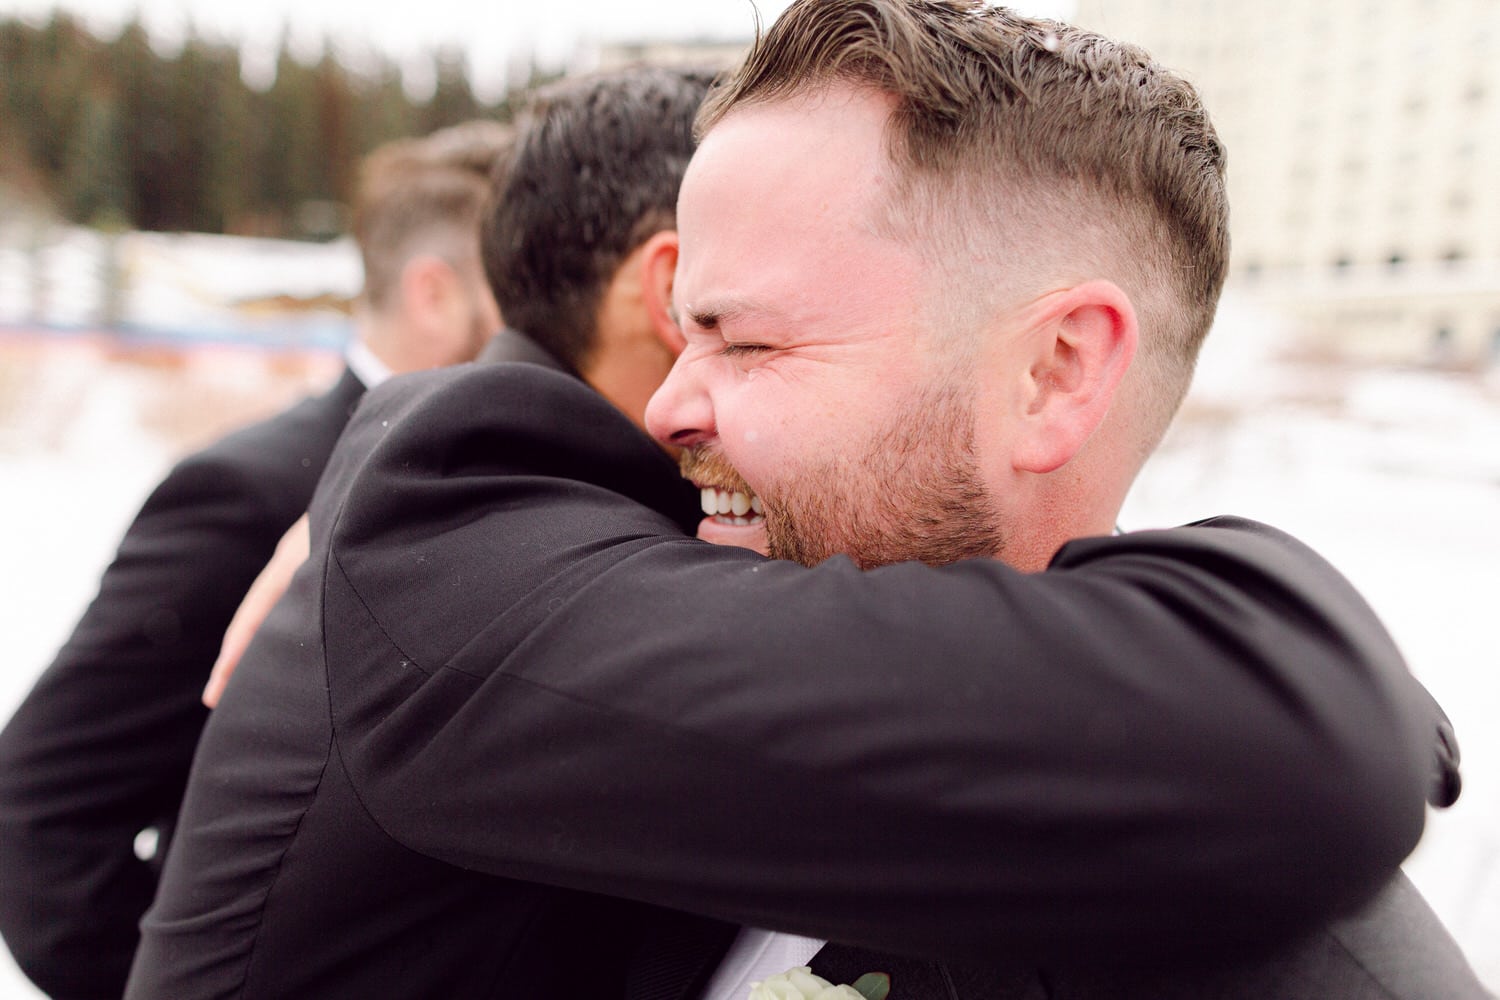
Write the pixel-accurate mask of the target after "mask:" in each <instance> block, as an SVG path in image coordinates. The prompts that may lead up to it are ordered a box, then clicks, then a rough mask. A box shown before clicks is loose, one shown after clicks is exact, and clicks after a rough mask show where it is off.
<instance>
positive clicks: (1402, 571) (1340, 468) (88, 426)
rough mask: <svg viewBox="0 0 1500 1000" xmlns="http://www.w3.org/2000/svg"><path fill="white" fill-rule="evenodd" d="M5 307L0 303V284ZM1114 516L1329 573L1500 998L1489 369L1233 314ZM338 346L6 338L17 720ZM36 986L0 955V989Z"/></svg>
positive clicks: (8, 996) (1, 432)
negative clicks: (114, 592)
mask: <svg viewBox="0 0 1500 1000" xmlns="http://www.w3.org/2000/svg"><path fill="white" fill-rule="evenodd" d="M0 298H3V295H0ZM1220 326H1221V329H1220V330H1219V331H1218V332H1217V333H1216V334H1215V337H1214V338H1213V339H1212V340H1211V341H1210V345H1211V349H1210V352H1209V354H1208V355H1207V357H1206V358H1205V362H1204V365H1203V368H1202V371H1201V373H1200V379H1199V382H1198V385H1197V388H1196V389H1195V391H1194V394H1193V396H1192V397H1191V399H1190V401H1189V404H1188V406H1187V407H1186V409H1185V411H1184V416H1183V418H1182V420H1181V421H1180V423H1179V426H1178V427H1177V428H1176V429H1175V430H1174V432H1173V433H1172V435H1171V436H1170V437H1169V438H1168V441H1167V442H1166V444H1165V445H1164V447H1163V449H1162V451H1161V452H1160V454H1159V455H1158V456H1157V457H1156V458H1155V459H1154V460H1153V462H1152V464H1151V465H1150V467H1149V468H1148V470H1147V472H1146V474H1145V475H1144V476H1143V478H1142V481H1141V482H1140V483H1139V485H1138V488H1137V490H1136V491H1135V493H1134V494H1133V496H1132V498H1131V500H1130V502H1129V504H1128V505H1127V508H1126V511H1125V513H1124V516H1123V523H1124V526H1125V527H1126V528H1141V527H1152V526H1159V525H1168V524H1175V523H1180V522H1183V521H1188V520H1193V519H1196V518H1200V517H1204V516H1208V515H1211V514H1217V513H1237V514H1243V515H1246V516H1250V517H1255V518H1259V519H1262V520H1265V521H1269V522H1271V523H1273V524H1276V525H1278V526H1280V527H1283V528H1285V529H1288V530H1290V531H1292V532H1293V533H1294V534H1297V535H1299V536H1300V537H1302V538H1303V539H1304V540H1306V541H1307V542H1309V543H1311V544H1312V545H1313V546H1314V547H1316V548H1318V549H1319V550H1321V551H1322V552H1323V553H1324V554H1326V555H1327V556H1328V557H1330V558H1331V559H1332V561H1333V562H1334V563H1335V564H1336V565H1338V566H1339V567H1340V568H1342V569H1343V570H1344V571H1345V572H1346V573H1347V574H1348V575H1349V576H1350V577H1352V578H1353V579H1354V580H1355V582H1356V583H1357V584H1358V585H1359V586H1360V587H1361V589H1362V590H1363V591H1364V592H1365V593H1366V594H1367V595H1368V597H1369V599H1370V600H1371V602H1372V603H1373V604H1374V605H1375V606H1376V608H1377V610H1379V611H1380V612H1381V614H1382V615H1383V617H1384V618H1385V620H1386V621H1387V623H1388V624H1389V627H1390V629H1391V631H1392V632H1393V634H1394V635H1395V636H1396V638H1397V641H1398V642H1399V643H1400V644H1401V646H1402V648H1403V649H1404V650H1405V652H1406V654H1407V656H1408V658H1409V660H1410V662H1411V664H1412V666H1413V669H1414V670H1415V671H1416V672H1417V674H1418V676H1419V677H1421V678H1422V680H1423V681H1424V682H1426V684H1427V685H1428V686H1429V688H1431V689H1432V691H1433V692H1434V693H1435V694H1436V696H1437V697H1438V699H1439V700H1440V701H1441V702H1442V704H1443V705H1444V706H1445V707H1446V709H1447V711H1448V713H1449V714H1450V716H1451V717H1452V719H1453V721H1454V723H1455V726H1456V728H1457V731H1458V735H1459V739H1460V741H1461V744H1462V749H1463V755H1464V779H1465V787H1464V795H1463V798H1462V799H1461V801H1460V802H1459V804H1458V805H1457V806H1456V807H1455V808H1454V809H1452V810H1450V811H1448V812H1446V813H1442V814H1435V815H1433V816H1432V817H1431V821H1430V823H1429V826H1428V832H1427V835H1426V837H1425V839H1424V841H1423V843H1422V845H1421V846H1420V847H1419V848H1418V850H1417V852H1416V854H1415V855H1414V856H1413V857H1412V858H1411V860H1410V861H1409V862H1408V865H1407V868H1408V871H1409V872H1410V873H1411V875H1412V877H1413V878H1414V879H1415V880H1416V881H1417V883H1418V885H1419V886H1420V887H1421V888H1422V890H1423V891H1424V892H1425V893H1426V894H1427V897H1428V899H1429V900H1430V902H1431V903H1432V904H1433V906H1434V908H1435V909H1436V910H1437V911H1438V912H1439V913H1440V915H1441V916H1442V917H1443V919H1444V920H1445V922H1446V923H1447V924H1448V926H1449V927H1450V929H1451V930H1452V931H1453V933H1454V934H1455V936H1456V937H1457V938H1458V939H1459V941H1460V943H1461V944H1462V945H1463V947H1464V949H1465V950H1466V952H1467V953H1468V954H1469V956H1470V957H1471V959H1472V960H1473V962H1474V963H1475V965H1476V966H1477V967H1478V968H1479V969H1480V971H1481V975H1482V976H1484V977H1485V979H1486V981H1487V982H1488V983H1489V984H1490V985H1491V987H1492V988H1497V989H1500V727H1497V726H1496V724H1495V720H1497V719H1500V676H1497V673H1500V658H1497V656H1496V650H1497V645H1500V643H1497V635H1500V627H1497V622H1500V568H1497V567H1500V380H1497V379H1496V377H1495V375H1494V373H1490V374H1489V375H1485V374H1480V373H1441V372H1435V371H1427V370H1416V369H1413V370H1390V369H1379V370H1372V369H1368V368H1357V367H1352V366H1340V365H1336V364H1331V363H1326V362H1325V363H1322V364H1316V365H1314V364H1311V363H1303V364H1293V363H1289V362H1286V361H1279V360H1277V357H1278V351H1279V347H1280V345H1278V343H1277V340H1276V337H1275V335H1274V325H1273V324H1270V323H1269V322H1266V321H1265V320H1264V319H1263V318H1259V317H1256V316H1255V314H1254V313H1253V312H1252V311H1251V310H1249V309H1248V308H1247V307H1245V306H1243V305H1239V304H1234V303H1231V304H1230V306H1229V307H1228V308H1226V310H1225V313H1224V319H1223V321H1222V322H1221V325H1220ZM335 365H336V359H335V358H333V357H332V356H330V355H327V354H322V355H319V354H315V353H305V352H304V353H301V354H295V355H289V354H276V353H268V352H263V351H254V350H250V349H247V348H244V347H242V346H241V347H224V346H219V347H212V348H210V347H203V348H194V349H179V348H170V349H168V348H161V347H157V348H152V349H146V350H133V351H126V352H122V351H121V350H119V349H118V347H116V346H112V345H111V344H110V342H108V341H106V340H101V339H96V338H91V337H88V336H84V335H73V336H68V337H62V338H59V337H56V336H52V337H35V336H23V335H19V334H17V333H15V332H14V331H12V332H9V333H7V332H6V331H4V330H3V329H0V482H3V484H4V488H3V489H0V566H3V567H4V569H3V572H0V635H4V636H5V637H6V639H7V644H8V647H9V648H8V660H9V662H10V664H11V666H10V669H9V670H8V671H7V672H5V673H4V674H3V675H0V714H3V715H4V716H6V717H8V715H9V713H10V711H11V710H12V708H13V707H14V705H15V704H16V703H17V702H18V701H19V700H20V699H21V697H22V696H23V695H24V693H25V691H26V690H27V688H28V687H29V685H30V683H31V680H32V678H33V677H34V676H35V674H36V673H37V672H38V671H39V670H40V669H41V668H42V667H43V666H44V665H45V664H46V663H47V661H48V659H49V658H50V656H51V655H52V653H53V651H54V650H55V649H56V647H57V646H58V645H59V644H60V643H61V642H62V640H63V639H64V637H65V636H66V634H67V632H68V630H69V629H70V628H71V626H72V624H73V622H74V620H75V619H76V617H77V615H78V614H79V612H80V611H81V610H82V608H83V606H84V605H85V603H86V602H87V601H88V599H89V598H90V596H91V594H92V590H93V586H94V584H95V581H96V579H97V577H98V574H99V572H100V571H101V570H102V569H103V567H104V566H105V564H106V562H107V561H108V559H109V557H110V554H111V552H112V549H113V547H114V545H115V543H116V542H117V540H118V538H119V535H120V533H121V531H122V530H123V528H124V527H125V525H126V524H127V523H128V521H129V519H130V517H131V516H132V515H133V513H134V511H135V509H136V507H137V506H138V505H139V503H140V502H141V500H142V499H143V498H144V496H145V494H146V492H147V491H148V489H149V488H150V487H151V486H152V485H153V484H154V483H155V482H156V480H157V479H158V478H159V477H160V475H161V474H162V473H163V472H164V471H165V469H166V467H167V466H168V464H169V463H170V462H171V461H172V460H173V459H174V458H175V457H176V456H178V455H180V454H182V453H183V452H185V451H187V450H189V449H190V448H192V447H194V446H195V445H197V444H199V443H201V442H203V441H205V440H207V439H208V438H210V437H212V436H213V435H215V434H217V433H219V432H220V431H221V430H222V429H223V428H225V427H226V426H228V425H232V424H234V423H237V422H241V421H245V420H249V419H251V418H253V417H254V416H256V415H257V414H259V413H262V412H267V411H269V410H271V409H274V408H276V407H278V406H280V405H282V404H283V403H284V402H285V401H287V400H289V399H290V398H292V397H294V396H295V395H297V394H300V393H302V392H304V391H307V390H308V389H310V388H312V387H314V386H315V385H317V384H318V383H319V382H320V381H321V380H323V379H325V378H327V377H328V376H329V374H330V373H331V371H332V370H333V367H334V366H335ZM35 996H37V994H36V993H35V992H34V991H33V990H31V988H30V987H29V986H28V985H27V984H26V983H25V981H24V980H23V979H22V977H21V976H20V974H19V973H18V972H16V971H15V969H14V967H13V966H12V965H10V964H9V959H8V956H4V957H0V1000H16V998H30V997H35Z"/></svg>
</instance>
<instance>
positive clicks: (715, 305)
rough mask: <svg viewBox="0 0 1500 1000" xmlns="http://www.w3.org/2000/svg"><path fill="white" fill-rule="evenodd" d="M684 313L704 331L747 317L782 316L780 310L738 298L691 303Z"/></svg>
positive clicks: (684, 308)
mask: <svg viewBox="0 0 1500 1000" xmlns="http://www.w3.org/2000/svg"><path fill="white" fill-rule="evenodd" d="M683 311H684V312H685V313H686V314H687V317H688V319H690V320H692V321H693V323H694V324H695V325H696V326H698V327H700V328H702V329H704V330H713V329H716V328H717V327H718V326H719V324H720V323H723V322H727V321H729V320H734V319H740V318H743V317H746V316H759V317H762V318H767V317H769V318H776V317H779V316H780V315H781V313H780V310H777V309H771V308H767V307H765V306H764V305H762V304H760V303H757V302H755V301H753V300H750V299H745V298H740V297H738V296H726V297H724V298H719V299H708V300H705V301H702V302H693V303H689V304H687V305H685V306H684V307H683Z"/></svg>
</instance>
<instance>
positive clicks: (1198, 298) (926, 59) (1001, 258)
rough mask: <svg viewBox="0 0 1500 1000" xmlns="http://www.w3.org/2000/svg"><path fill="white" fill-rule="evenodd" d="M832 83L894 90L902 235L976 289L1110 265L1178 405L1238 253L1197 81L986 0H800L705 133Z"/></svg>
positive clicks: (1158, 398) (1159, 393) (736, 81)
mask: <svg viewBox="0 0 1500 1000" xmlns="http://www.w3.org/2000/svg"><path fill="white" fill-rule="evenodd" d="M838 84H844V85H852V86H855V87H868V88H871V89H874V90H876V91H880V92H883V93H885V94H887V95H888V96H890V97H891V98H893V101H894V110H893V112H892V117H891V120H890V123H889V125H888V128H887V134H886V149H887V155H888V158H889V162H890V165H891V167H892V168H893V174H894V177H895V179H896V184H895V185H894V186H893V197H892V200H891V202H890V204H889V205H887V206H886V209H887V212H886V214H887V221H888V222H889V223H890V226H891V229H892V230H893V231H894V232H895V233H896V234H897V235H901V236H905V237H907V238H908V239H911V240H912V241H913V242H914V243H917V244H918V245H919V246H920V245H922V244H924V243H925V244H927V245H926V246H925V247H923V249H924V252H926V253H929V254H933V255H939V254H943V253H948V254H949V255H950V256H953V255H955V254H957V255H962V256H963V257H964V258H966V259H967V260H968V261H974V260H976V259H977V260H979V261H982V262H983V266H984V267H988V268H990V269H991V271H990V275H991V276H990V278H989V279H988V280H986V279H985V278H984V276H983V274H982V273H976V272H974V270H973V268H972V267H970V268H969V270H968V271H967V272H962V273H965V274H967V275H968V276H969V278H970V279H972V280H975V281H977V283H978V284H979V285H980V286H984V285H986V284H992V283H993V282H994V281H995V280H996V279H995V277H994V276H995V275H996V274H997V273H998V272H997V271H996V270H994V269H995V268H1017V267H1026V266H1028V264H1029V263H1030V258H1033V257H1036V256H1038V255H1039V256H1040V257H1042V258H1044V259H1045V258H1046V257H1047V255H1048V253H1051V254H1052V257H1053V259H1054V261H1066V260H1067V258H1065V257H1063V256H1062V255H1067V254H1081V255H1082V256H1083V257H1085V258H1086V259H1087V263H1088V264H1090V265H1092V264H1095V263H1101V264H1102V265H1103V266H1104V268H1106V270H1113V271H1115V272H1116V274H1117V276H1118V277H1119V278H1121V279H1122V280H1121V282H1120V283H1121V284H1122V287H1125V290H1126V292H1127V293H1128V294H1130V295H1131V297H1132V299H1134V300H1135V301H1136V305H1137V309H1138V312H1140V314H1141V326H1142V330H1143V333H1142V338H1141V345H1142V346H1141V350H1140V352H1139V353H1138V361H1139V362H1140V363H1143V364H1144V366H1145V368H1146V369H1147V373H1148V377H1149V378H1151V379H1152V380H1153V382H1154V383H1155V386H1154V387H1153V389H1152V395H1153V396H1154V397H1155V405H1154V406H1153V411H1159V415H1160V416H1164V417H1167V418H1169V417H1170V414H1171V412H1172V411H1174V410H1175V409H1176V407H1177V405H1178V403H1180V401H1181V398H1182V395H1183V393H1185V392H1186V389H1187V384H1188V382H1189V380H1190V379H1191V376H1192V369H1193V366H1194V363H1195V360H1196V357H1197V353H1198V349H1199V347H1200V345H1201V344H1202V341H1203V337H1204V336H1205V335H1206V334H1207V332H1208V328H1209V326H1210V325H1211V324H1212V322H1213V316H1214V312H1215V310H1216V308H1217V304H1218V299H1219V293H1220V291H1221V289H1222V287H1223V283H1224V278H1225V274H1226V271H1227V268H1228V259H1229V217H1228V201H1227V198H1226V194H1225V186H1224V165H1225V154H1224V149H1223V147H1222V145H1221V144H1220V142H1219V139H1218V136H1217V135H1216V134H1215V132H1214V128H1213V125H1212V124H1211V123H1210V121H1209V118H1208V114H1207V112H1206V111H1205V110H1204V108H1203V105H1202V103H1201V101H1200V100H1199V98H1198V95H1197V93H1196V92H1195V91H1194V90H1193V88H1192V87H1191V86H1190V85H1189V84H1188V83H1187V82H1185V81H1184V80H1182V79H1181V78H1179V77H1177V76H1175V75H1174V74H1172V73H1171V72H1170V71H1168V70H1166V69H1165V68H1163V67H1162V66H1160V65H1158V64H1157V63H1155V62H1153V61H1152V59H1151V57H1150V56H1149V55H1147V54H1146V52H1144V51H1143V50H1141V49H1139V48H1137V47H1135V46H1132V45H1127V44H1122V43H1120V42H1115V41H1111V40H1110V39H1107V38H1104V37H1101V36H1099V35H1096V34H1092V33H1089V32H1086V31H1082V30H1080V29H1077V28H1073V27H1070V26H1067V25H1063V24H1058V23H1056V22H1051V21H1043V20H1035V19H1030V18H1025V17H1021V16H1019V15H1017V14H1015V13H1013V12H1011V11H1008V10H1005V9H1002V8H996V7H991V6H989V5H988V4H986V3H982V2H979V0H796V2H794V3H793V4H792V5H791V6H790V7H788V8H787V10H786V11H785V13H783V14H782V15H781V17H780V18H778V19H777V20H776V22H775V24H774V25H772V27H771V29H770V30H769V31H768V32H766V33H765V34H764V35H759V34H758V37H757V39H756V42H755V45H754V47H753V48H752V49H751V51H750V53H749V54H748V55H747V57H746V59H745V62H744V63H743V64H742V66H741V67H740V68H739V70H738V71H737V72H736V73H735V74H734V75H733V76H732V77H730V78H729V79H727V80H726V81H725V82H724V84H723V85H722V86H721V87H719V88H718V89H716V90H715V92H714V93H713V94H711V95H710V97H709V98H708V100H707V101H705V103H704V106H703V109H702V111H701V113H700V115H699V118H698V123H697V131H698V135H699V136H700V137H701V136H702V135H704V134H705V133H706V132H708V131H709V130H710V129H712V128H713V126H714V125H715V124H716V123H717V122H718V121H720V120H721V119H723V118H724V117H725V116H726V115H728V114H729V113H731V112H732V111H733V110H734V109H735V108H737V107H740V106H745V105H752V104H757V103H767V102H772V101H776V100H782V99H790V98H795V97H799V96H802V95H806V94H813V93H816V92H818V91H820V90H823V89H825V88H827V87H830V86H834V85H838ZM1049 222H1051V223H1053V225H1052V227H1051V228H1050V229H1041V230H1040V232H1041V233H1042V240H1051V239H1052V238H1053V237H1054V236H1056V237H1058V240H1059V245H1058V246H1056V247H1055V248H1054V247H1048V246H1043V245H1041V244H1039V242H1038V240H1037V239H1036V238H1035V237H1031V238H1030V239H1031V242H1030V243H1029V244H1028V243H1027V239H1028V237H1027V236H1026V235H1025V233H1024V230H1025V229H1027V228H1030V229H1033V230H1036V229H1038V228H1039V227H1044V226H1047V224H1048V223H1049ZM1069 227H1071V236H1068V237H1064V234H1063V233H1062V232H1060V230H1062V229H1068V228H1069ZM933 229H938V230H939V231H938V232H936V233H934V232H931V230H933ZM976 230H980V231H976ZM955 234H956V235H955ZM1074 263H1076V262H1074ZM1080 276H1083V275H1080ZM1100 276H1110V275H1109V274H1105V275H1100ZM953 291H954V292H955V293H959V292H962V291H963V290H962V289H953ZM971 293H972V294H974V295H981V296H982V295H983V294H984V291H983V287H979V288H974V289H972V290H971ZM1165 422H1166V421H1165V420H1162V421H1161V423H1162V426H1163V427H1164V426H1165Z"/></svg>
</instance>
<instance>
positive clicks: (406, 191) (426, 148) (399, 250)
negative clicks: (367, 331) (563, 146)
mask: <svg viewBox="0 0 1500 1000" xmlns="http://www.w3.org/2000/svg"><path fill="white" fill-rule="evenodd" d="M513 135H514V133H513V130H512V129H511V128H510V126H508V125H503V124H501V123H499V122H493V121H471V122H466V123H464V124H462V125H454V126H452V127H450V128H446V129H441V130H439V131H437V132H433V133H432V134H431V135H428V136H425V137H423V138H419V139H399V140H396V141H395V142H390V143H387V144H385V145H383V146H381V147H379V148H378V149H376V150H375V151H374V152H373V153H371V154H370V155H369V156H368V157H366V158H365V161H364V162H363V164H361V167H360V174H359V185H358V190H357V192H356V194H355V202H354V238H355V242H356V243H358V244H359V252H360V257H361V259H362V260H363V262H364V268H365V284H364V292H363V299H364V302H365V305H366V306H367V307H369V308H371V309H373V310H375V311H377V312H378V311H381V310H384V309H387V308H388V307H389V306H390V305H391V304H392V302H393V301H394V300H395V298H396V297H397V296H398V295H399V294H400V289H401V272H402V269H403V267H404V266H405V265H406V262H407V261H409V260H411V259H412V257H414V256H416V255H417V254H431V255H433V256H436V257H439V258H441V259H443V260H445V261H446V262H447V263H448V264H449V265H450V266H452V267H453V268H454V269H455V270H456V271H466V270H469V269H471V268H473V267H474V266H475V265H477V262H478V253H479V224H480V220H481V218H482V217H483V214H484V209H485V206H486V204H487V201H488V198H489V195H490V192H491V189H492V187H493V184H494V178H495V177H496V176H498V175H500V174H503V171H504V169H505V167H506V165H507V164H508V162H509V159H510V153H511V149H512V144H513Z"/></svg>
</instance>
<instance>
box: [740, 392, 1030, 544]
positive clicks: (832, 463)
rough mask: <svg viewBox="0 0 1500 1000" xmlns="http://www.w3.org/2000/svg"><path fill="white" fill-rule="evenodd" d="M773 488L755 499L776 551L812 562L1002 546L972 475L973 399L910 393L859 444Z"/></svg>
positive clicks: (993, 514)
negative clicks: (763, 512)
mask: <svg viewBox="0 0 1500 1000" xmlns="http://www.w3.org/2000/svg"><path fill="white" fill-rule="evenodd" d="M778 492H779V493H780V495H776V496H772V495H766V496H764V497H763V500H764V501H765V503H766V537H767V542H768V544H769V551H770V554H771V556H772V558H775V559H789V560H791V561H793V562H797V563H801V564H802V565H804V566H815V565H817V564H818V563H821V562H823V561H825V560H827V559H829V558H831V557H833V556H836V555H840V554H842V555H847V556H848V557H849V558H850V559H851V560H853V561H854V563H855V564H856V565H857V566H859V567H860V568H861V569H874V568H875V567H877V566H886V565H890V564H892V563H898V562H911V561H916V562H922V563H926V564H928V565H929V566H945V565H948V564H949V563H953V562H957V561H959V560H961V559H971V558H981V557H994V556H998V555H999V554H1000V553H1001V551H1002V550H1003V548H1004V533H1003V531H1002V529H1001V525H1000V515H999V513H998V511H997V510H996V509H995V505H994V502H993V500H992V499H991V497H990V494H989V491H988V490H987V489H986V488H985V486H984V483H983V480H982V479H981V478H980V474H979V467H978V461H977V459H976V455H975V447H974V411H973V406H972V404H971V402H970V401H969V400H968V399H967V398H964V397H962V396H961V395H960V394H959V393H958V392H955V391H951V390H948V389H938V390H928V391H925V392H922V393H919V394H917V395H916V396H915V397H914V398H913V399H911V400H909V401H907V402H906V403H905V404H903V405H902V406H900V407H898V408H897V409H896V411H895V412H894V413H893V415H892V418H891V420H890V421H889V422H888V423H887V425H886V426H885V427H884V428H883V429H882V430H881V432H880V433H878V434H876V435H874V437H872V438H871V439H870V441H869V443H868V446H867V447H866V448H865V449H864V450H862V451H859V452H855V453H853V454H842V455H839V456H837V457H834V458H831V459H829V460H828V461H826V462H825V463H823V464H822V465H821V466H819V467H816V468H813V469H807V470H801V471H800V472H799V475H798V481H797V482H796V483H795V484H792V485H791V486H790V487H788V488H787V489H786V490H784V491H778Z"/></svg>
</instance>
